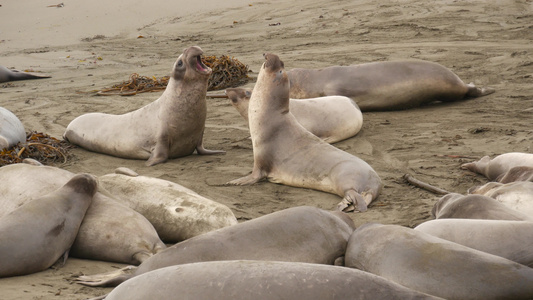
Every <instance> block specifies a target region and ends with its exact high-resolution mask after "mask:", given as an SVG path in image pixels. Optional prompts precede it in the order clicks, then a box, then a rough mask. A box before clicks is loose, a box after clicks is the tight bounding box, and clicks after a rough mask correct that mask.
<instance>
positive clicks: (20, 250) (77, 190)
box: [0, 174, 98, 277]
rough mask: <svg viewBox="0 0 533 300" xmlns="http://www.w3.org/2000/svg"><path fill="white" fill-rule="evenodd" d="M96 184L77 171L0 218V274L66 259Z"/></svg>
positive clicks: (36, 269) (44, 266) (40, 268)
mask: <svg viewBox="0 0 533 300" xmlns="http://www.w3.org/2000/svg"><path fill="white" fill-rule="evenodd" d="M97 187H98V184H97V180H96V178H95V177H94V176H92V175H89V174H79V175H76V176H74V177H72V179H70V180H69V181H68V182H67V183H66V184H65V185H63V186H62V187H60V188H59V189H57V190H55V191H53V192H51V193H49V194H46V195H44V196H42V197H38V198H35V199H33V200H31V201H29V202H27V203H26V204H24V205H22V206H20V207H19V208H17V209H15V210H13V211H11V212H10V213H8V214H7V215H5V216H3V217H2V218H0V240H1V243H0V257H1V258H2V259H0V277H10V276H18V275H26V274H31V273H35V272H39V271H43V270H45V269H47V268H49V267H50V266H52V265H53V264H54V263H55V262H56V261H57V260H58V259H59V258H60V257H61V256H64V259H66V258H67V256H68V252H69V249H70V247H71V246H72V244H73V243H74V239H75V238H76V235H77V234H78V230H79V228H80V225H81V222H82V221H83V218H84V216H85V213H86V211H87V209H88V208H89V205H90V204H91V202H92V200H93V196H94V195H95V193H96V191H97Z"/></svg>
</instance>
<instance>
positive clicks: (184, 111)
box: [63, 46, 224, 166]
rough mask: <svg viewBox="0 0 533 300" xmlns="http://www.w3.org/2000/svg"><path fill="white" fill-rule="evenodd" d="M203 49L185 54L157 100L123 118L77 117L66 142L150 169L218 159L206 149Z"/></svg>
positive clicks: (206, 76) (184, 52) (173, 69)
mask: <svg viewBox="0 0 533 300" xmlns="http://www.w3.org/2000/svg"><path fill="white" fill-rule="evenodd" d="M202 54H203V51H202V49H200V47H196V46H193V47H189V48H187V49H185V50H184V51H183V54H181V55H180V56H179V57H178V59H177V61H176V62H175V63H174V66H173V68H172V74H171V76H170V79H169V81H168V85H167V87H166V89H165V91H164V92H163V94H162V95H161V97H159V99H157V100H156V101H154V102H152V103H150V104H148V105H146V106H144V107H142V108H139V109H137V110H135V111H132V112H129V113H126V114H123V115H111V114H104V113H90V114H85V115H82V116H79V117H77V118H76V119H74V120H73V121H72V122H70V124H69V125H68V126H67V129H66V131H65V133H64V135H63V137H64V138H65V139H66V140H68V141H69V142H71V143H73V144H76V145H78V146H80V147H82V148H85V149H87V150H91V151H95V152H100V153H105V154H109V155H113V156H117V157H122V158H133V159H148V161H147V162H146V165H148V166H152V165H155V164H158V163H162V162H165V161H167V159H169V158H177V157H182V156H186V155H190V154H192V153H193V152H194V150H196V152H197V153H198V154H216V153H223V152H224V151H215V150H213V151H211V150H207V149H205V148H204V147H203V144H202V143H203V135H204V128H205V119H206V114H207V104H206V100H205V95H206V92H207V80H208V79H209V75H210V74H211V69H210V68H209V67H207V66H205V65H204V64H203V63H202V59H201V56H202Z"/></svg>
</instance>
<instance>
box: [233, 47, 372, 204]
mask: <svg viewBox="0 0 533 300" xmlns="http://www.w3.org/2000/svg"><path fill="white" fill-rule="evenodd" d="M265 59H266V62H265V63H263V66H262V67H261V70H260V71H259V75H258V77H257V82H256V84H255V86H254V90H253V92H252V96H251V98H250V104H249V107H248V117H249V126H250V135H251V137H252V146H253V153H254V166H253V170H252V173H251V174H250V175H248V176H245V177H242V178H239V179H236V180H233V181H230V182H229V183H228V184H230V185H249V184H254V183H256V182H258V181H260V180H261V179H264V178H267V179H268V180H269V181H271V182H274V183H282V184H286V185H290V186H296V187H304V188H311V189H315V190H320V191H324V192H328V193H333V194H337V195H339V196H341V197H343V201H342V202H341V203H339V208H340V209H345V208H346V207H348V206H349V205H352V204H353V205H354V206H356V207H357V209H358V210H359V211H365V210H366V209H367V205H368V204H370V202H372V200H374V199H375V198H376V197H377V196H378V194H379V192H380V190H381V186H382V184H381V179H380V178H379V176H378V174H377V173H376V172H375V171H374V170H373V169H372V167H371V166H370V165H369V164H368V163H366V162H365V161H363V160H362V159H360V158H358V157H356V156H354V155H352V154H350V153H347V152H344V151H342V150H340V149H338V148H336V147H334V146H332V145H330V144H328V143H326V142H324V141H323V140H321V139H320V138H318V137H316V136H315V135H313V134H312V133H310V132H309V131H307V130H306V129H305V128H304V127H303V126H302V125H301V124H300V123H298V121H297V120H296V118H295V117H294V115H293V114H291V113H290V111H289V78H288V76H287V74H286V72H285V71H284V65H283V62H282V61H281V60H280V59H279V57H278V56H277V55H274V54H265Z"/></svg>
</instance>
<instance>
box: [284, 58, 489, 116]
mask: <svg viewBox="0 0 533 300" xmlns="http://www.w3.org/2000/svg"><path fill="white" fill-rule="evenodd" d="M287 74H288V75H289V78H290V81H291V91H290V96H291V97H292V98H314V97H321V96H330V95H342V96H347V97H350V98H352V99H353V100H354V101H355V102H356V103H357V105H359V108H361V111H363V112H365V111H384V110H399V109H406V108H411V107H417V106H420V105H422V104H425V103H430V102H433V101H455V100H461V99H463V98H465V97H480V96H484V95H487V94H491V93H493V92H494V90H493V89H490V88H477V87H476V86H474V85H473V84H465V83H464V82H463V81H462V80H461V79H460V78H459V77H458V76H457V75H456V74H454V73H453V72H452V71H450V70H449V69H447V68H445V67H444V66H442V65H439V64H436V63H433V62H428V61H421V60H408V61H390V62H371V63H365V64H359V65H352V66H331V67H327V68H323V69H315V70H313V69H292V70H290V71H288V72H287Z"/></svg>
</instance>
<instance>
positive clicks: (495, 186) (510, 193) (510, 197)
mask: <svg viewBox="0 0 533 300" xmlns="http://www.w3.org/2000/svg"><path fill="white" fill-rule="evenodd" d="M468 192H469V193H470V194H476V195H484V196H487V197H491V198H493V199H495V200H497V201H499V202H500V203H502V204H504V205H505V206H507V207H509V208H512V209H514V210H516V211H519V212H521V213H523V214H526V215H528V216H530V217H533V182H531V181H516V182H510V183H505V184H504V183H499V182H489V183H486V184H484V185H482V186H479V187H473V188H470V189H469V190H468Z"/></svg>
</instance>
